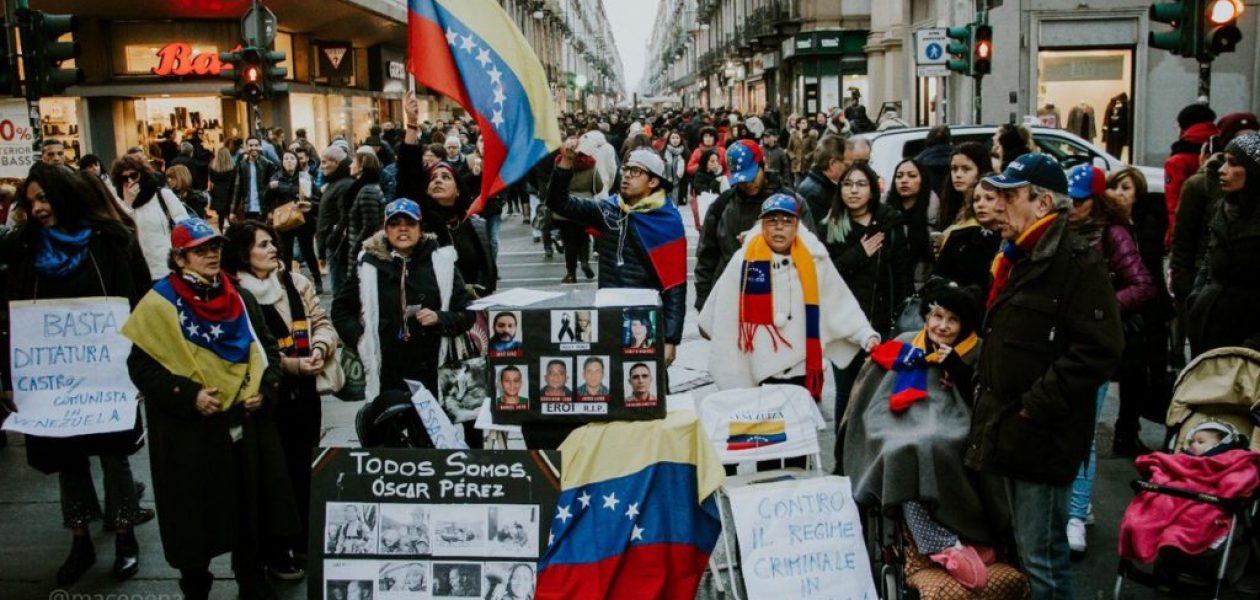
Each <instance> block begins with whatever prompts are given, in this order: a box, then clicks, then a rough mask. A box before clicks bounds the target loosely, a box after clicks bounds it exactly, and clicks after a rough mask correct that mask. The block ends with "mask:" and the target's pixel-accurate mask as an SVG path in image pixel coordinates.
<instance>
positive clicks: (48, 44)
mask: <svg viewBox="0 0 1260 600" xmlns="http://www.w3.org/2000/svg"><path fill="white" fill-rule="evenodd" d="M17 19H18V31H19V33H20V35H21V38H22V52H23V58H22V63H23V67H24V69H25V71H26V83H27V86H28V87H29V88H30V90H29V92H28V95H30V96H33V97H42V96H51V95H57V94H60V93H61V92H63V91H65V89H66V88H68V87H70V86H72V85H76V84H79V83H83V69H79V68H77V67H76V68H71V69H63V68H61V62H62V61H65V60H70V59H72V58H76V57H78V56H79V52H80V49H79V43H78V42H75V41H69V42H62V41H58V40H60V39H61V36H63V35H65V34H67V33H69V34H73V33H74V31H75V30H76V29H77V28H78V26H79V20H78V18H76V17H75V16H74V15H49V14H44V13H43V12H40V11H37V10H27V9H18V10H17Z"/></svg>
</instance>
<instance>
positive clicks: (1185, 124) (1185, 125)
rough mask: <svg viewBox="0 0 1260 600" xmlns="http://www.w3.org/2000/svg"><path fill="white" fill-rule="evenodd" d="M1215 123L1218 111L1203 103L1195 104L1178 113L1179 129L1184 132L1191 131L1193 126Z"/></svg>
mask: <svg viewBox="0 0 1260 600" xmlns="http://www.w3.org/2000/svg"><path fill="white" fill-rule="evenodd" d="M1215 121H1216V111H1214V110H1212V107H1210V106H1208V105H1207V104H1204V103H1202V102H1195V103H1194V104H1191V105H1189V106H1187V107H1185V108H1183V109H1181V112H1179V113H1177V127H1180V128H1181V130H1182V131H1185V130H1187V129H1189V128H1190V126H1191V125H1198V124H1199V123H1213V122H1215Z"/></svg>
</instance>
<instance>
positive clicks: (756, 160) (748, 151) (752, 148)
mask: <svg viewBox="0 0 1260 600" xmlns="http://www.w3.org/2000/svg"><path fill="white" fill-rule="evenodd" d="M745 142H748V143H745ZM762 160H763V159H762V154H761V147H760V146H758V145H757V143H756V142H749V141H748V140H740V141H738V142H735V143H734V144H731V147H730V148H727V149H726V166H727V167H728V168H729V169H730V171H731V174H730V176H728V177H727V180H728V181H730V183H731V185H736V184H740V183H744V182H748V181H752V180H754V179H756V178H757V173H759V172H761V161H762Z"/></svg>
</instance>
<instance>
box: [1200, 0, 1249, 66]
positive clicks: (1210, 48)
mask: <svg viewBox="0 0 1260 600" xmlns="http://www.w3.org/2000/svg"><path fill="white" fill-rule="evenodd" d="M1204 8H1205V12H1204V14H1203V16H1204V27H1203V38H1202V39H1203V46H1202V50H1201V52H1200V53H1199V60H1201V61H1208V60H1212V59H1213V58H1216V57H1217V56H1219V55H1220V54H1223V53H1225V52H1233V51H1234V48H1235V47H1236V46H1237V45H1238V42H1239V41H1240V40H1242V31H1239V29H1238V17H1239V16H1241V15H1242V12H1243V3H1242V0H1208V2H1207V6H1206V7H1204Z"/></svg>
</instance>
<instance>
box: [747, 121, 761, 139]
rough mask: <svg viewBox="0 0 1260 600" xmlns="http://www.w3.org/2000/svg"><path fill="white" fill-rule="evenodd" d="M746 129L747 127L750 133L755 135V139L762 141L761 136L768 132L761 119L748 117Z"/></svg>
mask: <svg viewBox="0 0 1260 600" xmlns="http://www.w3.org/2000/svg"><path fill="white" fill-rule="evenodd" d="M744 127H747V128H748V133H751V134H753V137H755V138H757V139H761V134H763V133H765V132H766V125H765V123H762V122H761V117H748V119H746V120H745V121H744Z"/></svg>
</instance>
